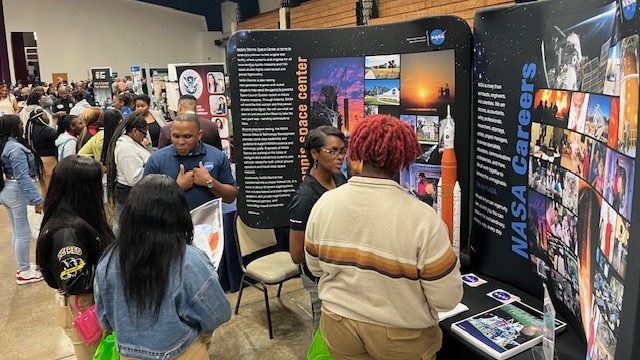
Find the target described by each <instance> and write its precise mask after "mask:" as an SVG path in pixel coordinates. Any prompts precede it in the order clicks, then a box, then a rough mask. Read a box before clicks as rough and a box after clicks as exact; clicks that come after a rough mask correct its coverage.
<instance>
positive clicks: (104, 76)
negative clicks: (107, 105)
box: [91, 68, 112, 91]
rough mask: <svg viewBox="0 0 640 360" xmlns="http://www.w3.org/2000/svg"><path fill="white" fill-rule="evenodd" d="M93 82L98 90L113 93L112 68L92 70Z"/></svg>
mask: <svg viewBox="0 0 640 360" xmlns="http://www.w3.org/2000/svg"><path fill="white" fill-rule="evenodd" d="M91 82H92V83H93V88H94V89H96V90H109V91H111V82H112V80H111V68H91Z"/></svg>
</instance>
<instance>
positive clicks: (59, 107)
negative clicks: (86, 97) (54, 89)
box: [51, 99, 73, 115]
mask: <svg viewBox="0 0 640 360" xmlns="http://www.w3.org/2000/svg"><path fill="white" fill-rule="evenodd" d="M72 107H73V103H72V102H71V100H64V99H58V100H56V101H54V102H53V106H51V109H52V111H53V113H54V114H55V113H57V112H58V111H64V112H66V113H67V115H69V111H71V108H72Z"/></svg>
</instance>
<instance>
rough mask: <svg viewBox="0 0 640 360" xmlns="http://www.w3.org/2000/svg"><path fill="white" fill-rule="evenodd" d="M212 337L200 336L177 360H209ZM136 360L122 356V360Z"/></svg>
mask: <svg viewBox="0 0 640 360" xmlns="http://www.w3.org/2000/svg"><path fill="white" fill-rule="evenodd" d="M210 339H211V337H206V338H205V337H203V336H200V337H199V338H197V339H196V341H194V342H193V344H191V345H189V347H188V348H187V349H186V350H185V351H184V352H183V353H182V354H180V356H178V357H177V358H176V360H208V359H209V351H208V350H207V349H208V347H209V344H208V343H207V342H208V341H209V340H210ZM133 359H134V358H128V357H123V356H120V360H133Z"/></svg>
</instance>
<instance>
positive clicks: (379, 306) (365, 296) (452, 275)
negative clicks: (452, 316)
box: [305, 177, 462, 329]
mask: <svg viewBox="0 0 640 360" xmlns="http://www.w3.org/2000/svg"><path fill="white" fill-rule="evenodd" d="M305 236H306V239H305V250H306V251H305V256H306V262H307V266H308V267H309V269H310V270H311V272H312V273H313V274H314V275H316V276H318V277H320V283H319V295H320V299H321V300H322V306H323V307H325V308H326V309H327V310H329V311H331V312H333V313H336V314H338V315H341V316H344V317H346V318H349V319H353V320H356V321H362V322H366V323H371V324H377V325H382V326H388V327H398V328H410V329H421V328H427V327H430V326H433V325H436V324H437V323H438V320H437V319H438V318H437V312H440V311H448V310H451V309H453V308H454V307H455V306H456V305H457V304H458V303H459V302H460V299H461V298H462V281H461V279H460V269H459V263H458V260H457V258H456V256H455V253H454V252H453V249H452V247H451V245H450V243H449V238H448V235H447V230H446V227H445V224H444V222H443V221H442V220H441V219H440V218H439V217H438V215H437V214H436V213H435V211H434V210H433V208H431V207H430V206H428V205H427V204H425V203H422V202H420V201H419V200H417V199H416V198H414V197H412V196H410V195H409V194H408V193H407V192H406V190H405V189H404V188H402V187H401V186H400V185H398V183H396V182H395V181H393V180H385V179H375V178H366V177H353V178H351V179H350V180H349V182H348V183H347V184H345V185H343V186H341V187H339V188H337V189H335V190H331V191H328V192H326V193H325V194H324V195H323V196H322V197H321V198H320V200H318V202H317V203H316V204H315V206H314V207H313V209H312V210H311V215H310V216H309V221H308V223H307V228H306V231H305Z"/></svg>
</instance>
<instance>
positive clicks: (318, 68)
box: [212, 50, 456, 205]
mask: <svg viewBox="0 0 640 360" xmlns="http://www.w3.org/2000/svg"><path fill="white" fill-rule="evenodd" d="M309 77H310V103H311V111H310V119H309V127H310V128H315V127H318V126H322V125H330V126H334V127H337V128H339V129H341V130H342V132H343V133H345V135H347V137H348V136H349V134H350V132H352V131H353V130H354V129H355V128H356V127H357V126H358V125H359V124H360V123H361V122H362V121H364V119H365V118H366V117H367V116H370V115H375V114H388V115H392V116H395V117H397V118H400V119H401V120H402V121H403V122H405V123H406V124H408V125H409V126H410V127H411V128H412V129H413V130H414V131H415V133H416V137H417V139H418V141H419V142H420V146H421V149H422V155H421V156H420V157H419V158H418V159H417V164H416V165H415V166H414V167H412V168H411V169H409V170H407V171H405V173H403V174H401V182H402V185H403V186H405V187H406V188H408V189H409V190H410V191H411V192H412V193H414V194H415V195H416V197H418V198H419V199H420V200H422V201H424V202H426V203H428V204H430V205H433V204H434V202H435V200H436V199H435V195H436V190H437V182H438V179H439V178H440V166H439V165H440V157H441V153H442V151H441V150H443V149H441V146H442V145H441V143H442V141H441V137H442V135H443V134H441V131H440V127H441V122H442V119H444V118H445V117H446V114H447V106H452V105H454V102H455V94H456V90H455V50H440V51H430V52H421V53H411V54H389V55H372V56H364V57H345V58H316V59H311V60H310V66H309ZM214 105H215V104H214ZM214 105H212V110H213V109H217V108H216V107H214ZM451 112H452V116H453V117H454V118H455V108H451ZM219 126H220V125H219ZM222 126H223V127H224V124H223V125H222ZM353 165H354V164H350V167H349V168H350V169H351V168H355V166H353Z"/></svg>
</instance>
